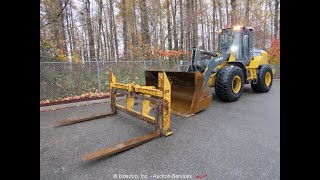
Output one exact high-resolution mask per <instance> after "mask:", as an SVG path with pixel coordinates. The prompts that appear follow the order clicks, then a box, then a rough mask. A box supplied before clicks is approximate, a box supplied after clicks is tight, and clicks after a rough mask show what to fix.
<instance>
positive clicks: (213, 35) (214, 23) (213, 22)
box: [212, 0, 216, 49]
mask: <svg viewBox="0 0 320 180" xmlns="http://www.w3.org/2000/svg"><path fill="white" fill-rule="evenodd" d="M215 13H216V1H215V0H212V41H213V47H212V48H213V49H215V48H216V15H215Z"/></svg>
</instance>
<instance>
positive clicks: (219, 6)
mask: <svg viewBox="0 0 320 180" xmlns="http://www.w3.org/2000/svg"><path fill="white" fill-rule="evenodd" d="M217 1H218V10H219V24H220V29H222V28H223V27H224V26H223V21H222V19H223V18H222V12H221V9H222V7H221V2H220V0H217Z"/></svg>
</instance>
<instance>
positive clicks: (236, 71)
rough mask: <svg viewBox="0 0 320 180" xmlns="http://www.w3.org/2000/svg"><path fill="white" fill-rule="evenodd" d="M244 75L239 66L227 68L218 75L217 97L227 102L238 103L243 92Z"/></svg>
mask: <svg viewBox="0 0 320 180" xmlns="http://www.w3.org/2000/svg"><path fill="white" fill-rule="evenodd" d="M243 85H244V75H243V71H242V70H241V68H240V67H238V66H225V67H223V68H222V69H220V71H218V73H217V79H216V84H215V91H216V94H217V96H218V97H219V98H220V99H221V100H223V101H227V102H233V101H237V100H238V99H239V98H240V96H241V94H242V91H243Z"/></svg>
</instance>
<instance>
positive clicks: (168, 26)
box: [166, 0, 172, 50]
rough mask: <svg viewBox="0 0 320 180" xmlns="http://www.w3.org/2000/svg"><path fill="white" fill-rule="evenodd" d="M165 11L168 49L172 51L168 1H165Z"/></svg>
mask: <svg viewBox="0 0 320 180" xmlns="http://www.w3.org/2000/svg"><path fill="white" fill-rule="evenodd" d="M166 9H167V28H168V49H169V50H172V35H171V22H170V19H171V17H170V6H169V0H166Z"/></svg>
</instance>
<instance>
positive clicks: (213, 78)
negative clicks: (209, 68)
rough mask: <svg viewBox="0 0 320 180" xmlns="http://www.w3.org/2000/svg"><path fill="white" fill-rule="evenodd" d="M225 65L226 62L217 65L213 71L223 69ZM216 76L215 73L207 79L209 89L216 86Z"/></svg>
mask: <svg viewBox="0 0 320 180" xmlns="http://www.w3.org/2000/svg"><path fill="white" fill-rule="evenodd" d="M226 65H227V62H223V63H221V64H220V65H218V66H217V67H216V68H215V69H214V70H215V71H217V72H218V70H219V69H221V68H223V67H224V66H226ZM216 75H217V73H212V74H211V75H210V78H209V79H208V85H209V87H214V85H215V84H216Z"/></svg>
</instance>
